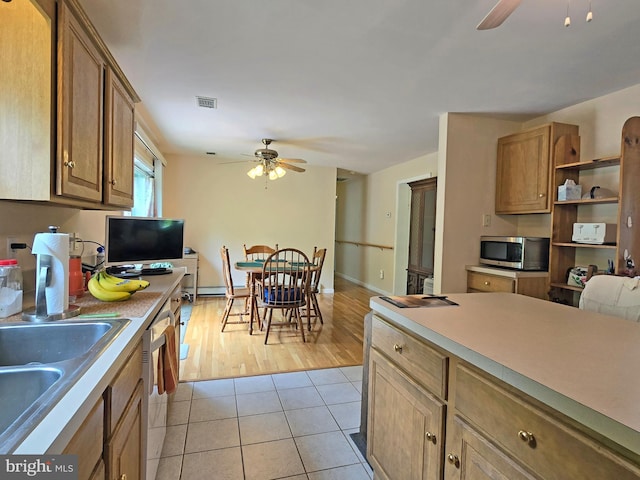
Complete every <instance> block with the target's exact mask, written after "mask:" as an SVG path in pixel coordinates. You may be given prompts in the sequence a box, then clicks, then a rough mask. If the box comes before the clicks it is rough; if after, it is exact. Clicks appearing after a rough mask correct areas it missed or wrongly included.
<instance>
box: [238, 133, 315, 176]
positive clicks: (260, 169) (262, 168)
mask: <svg viewBox="0 0 640 480" xmlns="http://www.w3.org/2000/svg"><path fill="white" fill-rule="evenodd" d="M273 141H274V140H272V139H270V138H263V139H262V143H263V145H264V146H265V148H259V149H257V150H256V151H255V152H254V153H253V156H254V157H255V159H254V161H255V162H258V165H256V166H255V167H254V168H252V169H251V170H249V172H247V175H249V176H250V177H251V178H255V177H260V176H262V175H268V176H269V178H270V179H271V180H275V179H277V178H280V177H282V176H284V175H285V173H287V170H291V171H293V172H304V171H305V169H304V168H302V167H299V166H298V165H293V164H294V163H307V162H306V161H305V160H302V159H301V158H280V157H278V152H276V151H275V150H272V149H271V148H269V145H271V142H273Z"/></svg>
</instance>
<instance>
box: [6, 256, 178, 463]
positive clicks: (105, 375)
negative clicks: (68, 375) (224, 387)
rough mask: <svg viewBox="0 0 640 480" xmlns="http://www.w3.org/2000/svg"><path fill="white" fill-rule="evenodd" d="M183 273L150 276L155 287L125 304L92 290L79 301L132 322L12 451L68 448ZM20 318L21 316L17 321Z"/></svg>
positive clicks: (87, 307)
mask: <svg viewBox="0 0 640 480" xmlns="http://www.w3.org/2000/svg"><path fill="white" fill-rule="evenodd" d="M183 276H184V271H183V269H174V271H173V273H171V274H169V275H155V276H150V277H145V278H146V280H149V282H150V285H149V287H147V288H146V289H145V290H143V291H140V292H136V294H135V295H133V296H132V297H131V298H130V299H129V300H127V301H124V302H106V303H105V302H100V301H98V300H96V299H94V298H93V297H91V295H90V294H89V293H87V294H86V296H84V297H83V298H82V299H81V300H80V301H79V302H77V303H79V304H80V305H81V306H82V311H81V313H86V314H97V315H99V314H100V313H105V312H109V313H110V312H118V313H119V314H120V316H119V318H126V319H129V320H130V321H129V323H128V324H127V326H126V327H125V328H124V329H123V330H122V331H121V332H120V333H119V334H118V336H117V337H116V338H115V339H114V340H113V341H112V342H111V343H110V344H109V346H108V347H107V348H106V350H104V351H103V352H102V354H101V355H100V356H99V357H97V358H96V359H95V360H94V361H93V363H92V364H91V366H90V367H89V368H88V369H87V371H86V372H85V373H84V374H83V375H82V376H81V377H80V378H79V379H78V381H77V382H75V383H74V384H73V385H72V386H71V388H69V390H68V391H67V392H66V394H65V395H64V396H63V397H62V398H61V399H60V401H58V402H57V403H56V404H55V405H54V406H53V408H51V410H50V411H49V412H48V413H47V415H46V416H45V417H44V418H43V419H42V421H40V422H39V423H38V424H37V425H35V426H34V427H33V429H32V430H31V431H30V433H29V435H28V436H27V437H26V438H25V439H23V440H22V441H21V442H20V443H19V444H18V445H16V446H12V447H11V452H12V453H15V454H25V455H39V454H44V453H51V454H56V453H61V452H62V449H63V448H64V447H65V446H66V445H67V443H68V442H69V440H71V436H72V435H73V433H74V432H75V431H76V430H77V429H78V427H79V426H80V424H81V423H82V421H83V419H84V418H85V417H86V415H87V414H88V413H89V411H90V409H91V408H92V407H93V405H94V404H95V402H96V401H97V400H98V399H99V398H100V397H101V396H102V393H103V392H104V390H105V388H106V387H107V385H108V383H109V381H110V379H111V378H113V376H114V375H115V374H116V373H117V372H118V371H119V370H120V368H121V367H122V366H123V364H124V362H125V361H126V359H127V357H128V356H129V354H130V353H131V352H132V351H133V349H134V348H135V347H136V345H138V343H139V342H140V339H141V338H142V334H143V332H144V331H145V330H146V329H147V327H148V326H149V325H150V324H151V322H152V321H153V319H154V317H155V316H156V315H157V314H158V313H159V312H160V311H161V310H162V308H163V306H164V304H165V303H166V302H167V300H168V299H169V298H170V295H171V293H172V292H173V290H174V289H175V288H176V287H177V286H178V285H179V284H180V282H181V280H182V277H183ZM19 318H20V317H19V316H16V319H18V320H19ZM71 320H73V319H71ZM91 320H97V319H96V318H92V319H91Z"/></svg>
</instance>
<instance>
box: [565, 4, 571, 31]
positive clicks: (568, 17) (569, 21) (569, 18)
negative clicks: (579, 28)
mask: <svg viewBox="0 0 640 480" xmlns="http://www.w3.org/2000/svg"><path fill="white" fill-rule="evenodd" d="M570 25H571V17H570V16H569V0H567V16H566V17H565V19H564V26H565V27H568V26H570Z"/></svg>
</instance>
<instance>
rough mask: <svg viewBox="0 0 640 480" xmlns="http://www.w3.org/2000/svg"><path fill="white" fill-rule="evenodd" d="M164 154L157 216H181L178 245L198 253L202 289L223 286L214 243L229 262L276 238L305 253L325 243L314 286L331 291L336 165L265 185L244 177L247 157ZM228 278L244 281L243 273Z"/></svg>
mask: <svg viewBox="0 0 640 480" xmlns="http://www.w3.org/2000/svg"><path fill="white" fill-rule="evenodd" d="M166 157H167V162H168V165H167V168H166V170H165V177H164V198H165V200H164V206H163V209H164V210H163V214H164V216H165V217H178V218H184V219H185V244H186V245H187V246H190V247H192V248H193V249H194V250H195V251H197V252H198V253H199V266H200V271H199V275H200V278H199V282H198V283H199V287H200V289H201V290H202V291H203V292H206V291H207V290H206V289H208V288H217V287H223V286H224V283H223V279H222V269H221V263H220V253H219V251H220V247H222V246H223V245H226V246H227V247H228V248H229V250H230V256H231V260H232V261H233V260H234V259H235V260H239V259H241V257H242V254H243V253H242V245H243V243H246V244H247V245H252V244H267V245H275V244H276V243H277V244H278V245H279V246H280V247H295V248H299V249H300V250H302V251H304V252H305V253H307V254H308V255H310V254H311V253H312V252H313V247H314V246H317V247H318V248H327V256H326V259H325V267H324V269H323V275H322V279H321V283H322V287H323V290H325V291H332V290H333V258H334V247H333V241H334V229H335V198H336V169H335V168H320V167H313V166H306V167H305V168H306V170H307V171H306V172H305V173H295V172H289V173H287V175H285V176H284V177H283V178H281V179H278V180H275V181H269V180H267V181H266V182H265V180H264V179H263V178H258V179H255V180H251V179H250V178H249V177H248V176H247V175H246V172H247V171H248V170H249V168H250V167H251V164H250V163H249V162H240V163H231V164H226V165H217V164H216V163H215V161H212V160H211V159H209V158H199V157H179V156H172V155H167V156H166ZM265 187H267V188H265ZM233 276H234V282H235V283H236V284H238V285H242V284H244V274H242V273H240V272H234V274H233Z"/></svg>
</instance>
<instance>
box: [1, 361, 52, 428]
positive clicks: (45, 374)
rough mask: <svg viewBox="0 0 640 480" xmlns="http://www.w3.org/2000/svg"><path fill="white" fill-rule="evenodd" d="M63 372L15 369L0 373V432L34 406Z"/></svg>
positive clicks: (42, 369) (41, 368) (45, 368)
mask: <svg viewBox="0 0 640 480" xmlns="http://www.w3.org/2000/svg"><path fill="white" fill-rule="evenodd" d="M62 375H63V372H62V371H61V370H59V369H56V368H50V367H38V368H31V369H29V368H24V367H16V368H12V369H6V370H3V371H1V372H0V392H2V393H0V432H4V431H5V430H6V429H7V428H8V427H9V426H10V425H11V424H12V423H13V422H14V421H15V420H16V419H17V418H18V417H19V416H20V415H22V413H23V412H24V409H25V406H28V405H32V404H34V403H35V402H36V401H37V400H38V398H40V396H41V395H42V394H43V393H44V392H46V391H47V390H48V389H49V388H50V387H51V386H52V385H53V384H54V383H56V382H57V381H59V380H60V378H61V377H62Z"/></svg>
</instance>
